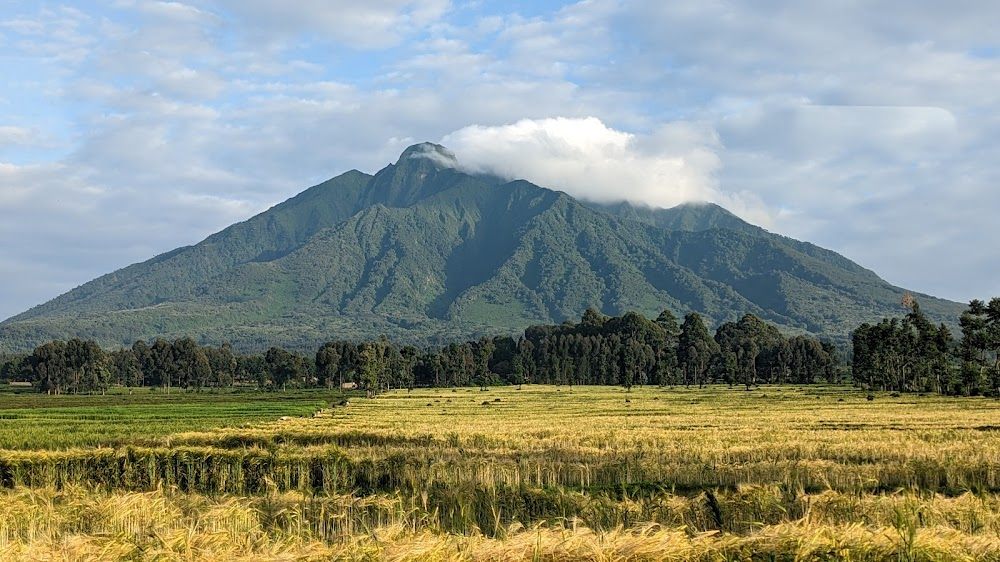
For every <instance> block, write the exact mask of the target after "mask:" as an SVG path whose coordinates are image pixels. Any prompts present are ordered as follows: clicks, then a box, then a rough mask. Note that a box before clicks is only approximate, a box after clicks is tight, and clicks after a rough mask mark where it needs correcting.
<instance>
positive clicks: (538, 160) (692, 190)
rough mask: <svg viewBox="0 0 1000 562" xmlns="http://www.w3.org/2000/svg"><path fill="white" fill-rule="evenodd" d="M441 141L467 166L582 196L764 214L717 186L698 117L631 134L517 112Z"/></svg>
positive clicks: (713, 147)
mask: <svg viewBox="0 0 1000 562" xmlns="http://www.w3.org/2000/svg"><path fill="white" fill-rule="evenodd" d="M441 142H442V144H444V145H445V146H447V147H449V148H450V149H452V150H454V151H455V153H456V154H457V156H458V160H459V162H461V165H462V166H463V167H465V168H467V169H470V170H472V171H478V172H488V173H491V174H495V175H498V176H501V177H505V178H508V179H514V178H521V179H527V180H529V181H531V182H533V183H536V184H538V185H542V186H544V187H548V188H551V189H557V190H560V191H565V192H566V193H569V194H570V195H573V196H574V197H579V198H582V199H588V200H592V201H598V202H614V201H622V200H627V201H631V202H634V203H642V204H647V205H651V206H656V207H673V206H675V205H678V204H681V203H686V202H702V201H711V202H715V203H719V204H722V205H724V206H726V207H728V208H731V209H733V210H734V211H735V212H739V213H741V214H744V215H748V214H749V215H751V216H752V217H753V218H754V219H757V220H763V221H764V222H767V221H768V220H769V219H768V217H767V212H766V210H764V209H762V208H761V207H760V205H759V204H758V203H757V202H756V201H754V199H753V197H752V196H750V195H748V194H731V193H726V192H724V191H722V190H721V189H720V187H719V184H718V181H717V179H716V173H717V171H718V169H719V166H720V163H721V161H720V158H719V151H721V149H722V147H721V145H720V144H719V142H718V138H717V136H716V135H715V132H714V131H713V130H712V129H711V128H710V127H706V126H704V125H701V124H697V123H689V122H676V123H669V124H665V125H663V126H661V127H659V128H657V129H656V130H655V131H653V132H651V133H648V134H644V135H636V134H633V133H628V132H623V131H618V130H615V129H613V128H611V127H608V126H607V125H605V124H604V123H603V122H602V121H601V120H600V119H598V118H596V117H585V118H562V117H559V118H546V119H524V120H521V121H517V122H516V123H512V124H509V125H500V126H478V125H473V126H469V127H464V128H462V129H459V130H457V131H455V132H452V133H450V134H448V135H446V136H445V137H444V138H443V139H442V141H441Z"/></svg>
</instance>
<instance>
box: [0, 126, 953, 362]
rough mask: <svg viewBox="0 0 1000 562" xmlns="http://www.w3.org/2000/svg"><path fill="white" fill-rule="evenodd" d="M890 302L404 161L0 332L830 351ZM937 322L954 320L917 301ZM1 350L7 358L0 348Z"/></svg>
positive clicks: (772, 242)
mask: <svg viewBox="0 0 1000 562" xmlns="http://www.w3.org/2000/svg"><path fill="white" fill-rule="evenodd" d="M903 291H904V290H903V289H900V288H898V287H894V286H892V285H891V284H889V283H887V282H885V281H884V280H882V279H880V278H879V277H878V276H877V275H876V274H875V273H874V272H872V271H870V270H867V269H865V268H863V267H861V266H860V265H858V264H855V263H854V262H852V261H850V260H848V259H847V258H845V257H843V256H841V255H839V254H836V253H835V252H832V251H830V250H826V249H823V248H820V247H818V246H815V245H812V244H809V243H808V242H801V241H798V240H794V239H791V238H787V237H784V236H780V235H777V234H773V233H770V232H768V231H766V230H765V229H762V228H760V227H757V226H754V225H751V224H749V223H746V222H745V221H742V219H739V218H738V217H736V216H735V215H733V214H732V213H729V212H728V211H726V210H725V209H722V208H721V207H718V206H717V205H712V204H699V205H695V204H688V205H682V206H679V207H675V208H672V209H652V208H648V207H647V208H644V207H639V206H635V205H630V204H627V203H618V204H596V203H590V202H581V201H578V200H576V199H574V198H573V197H571V196H569V195H567V194H565V193H562V192H558V191H553V190H549V189H546V188H544V187H540V186H537V185H535V184H532V183H530V182H528V181H525V180H514V181H508V182H502V181H500V180H497V179H496V178H492V177H484V176H476V175H471V174H468V173H465V172H463V171H461V170H460V169H459V167H458V164H457V160H456V159H455V157H454V154H452V153H451V152H450V151H448V150H447V149H446V148H444V147H442V146H440V145H433V144H430V143H423V144H418V145H414V146H412V147H409V148H408V149H407V150H406V151H404V152H403V153H402V154H401V155H400V158H399V159H398V160H397V161H396V162H395V163H393V164H389V165H388V166H386V167H385V168H383V169H382V170H380V171H378V172H376V173H375V174H373V175H369V174H365V173H363V172H359V171H357V170H352V171H349V172H345V173H344V174H340V175H338V176H337V177H334V178H331V179H330V180H327V181H325V182H322V183H320V184H317V185H315V186H313V187H310V188H308V189H306V190H305V191H303V192H302V193H299V194H298V195H296V196H294V197H292V198H289V199H288V200H286V201H284V202H281V203H279V204H277V205H275V206H273V207H271V208H270V209H268V210H266V211H264V212H262V213H259V214H258V215H255V216H254V217H251V218H249V219H247V220H245V221H241V222H238V223H235V224H233V225H231V226H229V227H227V228H225V229H223V230H221V231H219V232H217V233H214V234H212V235H210V236H208V237H207V238H205V239H204V240H203V241H201V242H199V243H197V244H194V245H191V246H185V247H181V248H177V249H175V250H172V251H170V252H166V253H163V254H160V255H159V256H155V257H153V258H151V259H150V260H147V261H145V262H142V263H138V264H133V265H130V266H128V267H126V268H123V269H120V270H118V271H115V272H112V273H109V274H107V275H104V276H101V277H98V278H97V279H95V280H93V281H90V282H88V283H85V284H84V285H81V286H80V287H77V288H75V289H73V290H71V291H69V292H67V293H65V294H63V295H60V296H59V297H56V298H55V299H52V300H51V301H48V302H47V303H43V304H41V305H39V306H36V307H33V308H31V309H29V310H27V311H25V312H23V313H21V314H18V315H16V316H14V317H12V318H10V319H8V320H6V321H4V322H2V323H0V345H5V346H6V347H7V348H9V349H10V350H23V349H25V348H26V347H28V346H31V345H37V344H38V343H41V342H42V341H47V340H48V339H54V338H65V337H71V336H73V335H78V336H81V337H93V338H94V339H97V340H98V341H100V342H102V343H104V344H108V345H130V344H131V342H132V341H134V340H136V339H149V338H153V337H157V336H165V337H174V336H180V335H191V336H194V337H196V339H198V340H199V341H201V342H203V343H214V342H217V343H221V342H222V341H230V342H233V343H234V345H238V346H240V347H246V348H254V347H261V346H266V345H268V344H281V345H285V346H289V347H313V346H315V345H317V344H318V343H322V342H323V341H327V340H330V339H339V338H355V339H361V338H370V337H378V336H379V335H380V334H386V335H389V336H390V337H393V338H395V339H400V340H408V341H413V342H415V343H429V342H440V341H445V340H449V339H454V338H468V337H476V336H478V335H490V334H496V333H516V332H518V331H519V330H522V329H523V328H524V327H526V326H527V325H530V324H535V323H543V322H561V321H563V320H566V319H575V318H579V316H580V314H581V313H582V312H583V311H584V310H585V309H586V308H588V307H595V308H598V309H599V310H600V311H602V312H604V313H606V314H615V315H617V314H622V313H624V312H626V311H628V310H637V311H640V312H642V313H644V314H647V315H651V316H655V314H656V313H658V312H659V311H660V310H663V309H667V308H668V309H671V310H672V311H673V312H674V313H675V314H677V315H678V316H680V315H683V314H684V313H686V312H688V311H692V310H693V311H698V312H700V313H702V314H703V315H705V316H706V317H707V318H708V319H709V320H710V321H711V322H715V323H719V322H723V321H727V320H733V319H736V318H738V317H739V316H741V315H742V314H744V313H746V312H752V313H754V314H757V315H758V316H760V317H762V318H764V319H766V320H769V321H771V322H775V323H777V324H778V325H780V326H783V327H784V329H785V330H786V331H790V332H809V333H812V334H815V335H824V336H829V337H835V338H843V337H846V334H847V332H848V331H849V330H850V329H852V328H853V327H854V326H856V325H857V324H860V322H862V321H871V320H876V319H877V318H880V317H881V316H884V315H888V314H891V313H892V312H894V311H897V312H898V310H899V309H898V302H899V298H900V297H901V296H902V293H903ZM917 298H918V299H920V301H921V305H922V308H924V310H925V311H927V312H928V314H929V315H930V316H931V317H932V318H934V319H935V320H936V321H945V320H948V319H953V318H955V317H957V315H958V314H959V313H960V311H961V305H959V304H958V303H951V302H949V301H944V300H942V299H935V298H933V297H930V296H927V295H921V294H919V293H917ZM4 342H6V343H4Z"/></svg>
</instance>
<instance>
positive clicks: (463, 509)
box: [0, 386, 1000, 560]
mask: <svg viewBox="0 0 1000 562" xmlns="http://www.w3.org/2000/svg"><path fill="white" fill-rule="evenodd" d="M308 396H309V395H307V394H301V395H296V396H295V397H294V399H291V400H290V401H287V402H283V401H282V395H281V393H276V394H273V395H266V396H265V398H266V399H264V400H262V401H257V402H255V401H254V400H248V399H247V398H248V397H246V396H243V397H236V396H233V395H219V396H216V397H212V396H208V397H202V396H197V395H192V398H191V401H190V402H187V403H185V402H184V400H183V399H176V400H178V401H177V402H174V403H157V402H156V401H155V400H153V399H150V400H152V402H151V403H149V404H131V405H122V406H114V402H113V400H114V399H115V397H97V396H94V397H77V398H75V399H73V400H67V401H65V402H60V401H58V400H50V399H52V398H62V397H33V398H32V397H26V398H23V399H24V400H26V401H27V402H25V403H24V404H21V405H20V406H17V407H13V406H12V405H10V404H4V402H3V400H2V399H0V418H3V419H2V422H3V426H2V427H3V430H2V432H0V439H4V441H3V443H4V445H3V446H4V447H5V448H6V449H8V450H6V451H0V481H2V483H3V485H4V486H5V487H6V488H7V489H6V491H3V492H0V493H2V494H3V495H4V497H2V498H0V506H2V507H0V559H5V560H6V559H11V560H35V559H44V558H46V557H53V558H56V559H73V560H85V559H93V560H101V559H132V560H146V559H149V560H154V559H155V560H259V559H263V560H299V559H301V560H310V559H315V560H326V559H396V560H409V559H422V560H517V559H523V560H564V559H571V560H664V559H673V560H689V559H690V560H811V559H824V560H840V559H849V560H1000V401H996V400H991V399H984V398H943V397H939V396H918V395H904V396H902V397H899V396H892V395H889V394H873V395H872V396H871V398H872V399H871V400H869V399H868V398H869V396H868V393H862V392H860V391H857V390H855V389H851V388H844V387H823V386H817V387H801V388H798V387H774V388H763V389H759V390H755V391H753V392H746V391H742V390H736V389H728V388H724V387H713V388H708V389H701V390H698V389H659V388H644V389H638V388H636V389H633V390H632V391H631V392H628V393H626V392H625V391H624V390H622V389H618V388H591V387H588V388H584V387H574V388H568V387H565V386H564V387H561V388H556V387H539V386H525V387H524V388H523V389H522V390H517V389H515V388H513V387H505V388H491V389H490V390H489V391H486V392H482V391H479V390H478V389H454V390H452V389H433V390H417V391H413V392H412V393H410V392H407V391H405V390H403V391H393V392H390V393H387V394H384V395H381V396H379V397H378V398H375V399H365V398H352V399H351V400H350V403H349V404H347V405H338V406H336V407H333V408H330V409H326V410H324V411H323V412H322V413H320V414H319V415H318V416H316V417H312V416H310V415H308V414H311V413H312V410H311V409H310V408H312V406H311V404H314V402H315V401H316V400H318V399H319V397H318V396H317V395H312V400H313V401H314V402H309V398H308ZM161 398H165V397H161ZM268 398H269V399H268ZM18 399H22V397H18ZM88 399H94V400H95V402H91V403H87V400H88ZM144 399H145V397H144ZM47 400H48V401H47ZM100 400H110V401H108V402H99V401H100ZM172 400H174V399H173V398H172ZM325 400H326V401H327V402H331V401H332V402H336V400H332V399H330V397H327V398H325ZM35 401H37V402H35ZM76 401H80V402H83V403H82V404H77V403H76ZM29 403H31V404H33V406H32V405H29ZM161 406H162V408H160V407H161ZM239 407H243V408H245V409H246V412H248V413H247V414H246V415H251V414H249V412H258V413H259V414H260V415H259V416H257V417H255V418H252V419H247V420H245V421H237V420H239V419H241V418H240V415H243V414H239V413H233V412H238V410H237V408H239ZM299 407H301V408H303V410H295V409H294V408H299ZM114 408H122V410H121V411H118V410H114ZM133 408H135V409H134V410H133ZM268 408H270V409H268ZM282 408H287V409H284V410H282ZM77 409H78V410H79V411H77ZM50 410H52V411H50ZM56 410H58V411H57V412H54V411H56ZM199 411H200V412H203V413H204V414H205V415H200V414H197V413H196V412H199ZM19 412H20V413H23V414H24V417H22V418H18V417H17V415H16V414H17V413H19ZM28 412H30V413H31V415H28ZM74 412H75V413H77V414H80V415H83V416H87V415H97V414H98V413H103V414H106V415H107V417H104V418H99V419H98V418H95V419H92V420H85V421H87V422H88V423H89V422H93V423H94V426H95V427H100V426H101V425H102V424H110V425H115V424H123V423H124V425H126V426H127V425H128V424H129V423H132V424H134V426H135V429H134V431H135V432H136V433H135V435H136V438H135V440H133V441H128V440H121V439H118V438H116V439H113V440H108V441H101V440H97V441H87V440H82V441H77V442H76V443H75V446H74V447H71V448H68V449H67V448H66V443H67V441H60V438H58V437H55V436H53V437H52V439H51V441H50V442H47V441H46V440H45V439H44V437H43V436H42V435H41V433H37V431H40V430H37V431H36V434H35V436H34V437H33V438H32V439H29V440H22V441H18V440H17V439H12V438H11V437H8V436H7V435H8V434H10V435H15V434H16V433H17V428H18V427H21V425H19V424H23V426H24V427H36V426H34V425H33V424H36V423H37V420H39V419H41V420H52V419H60V420H62V421H63V422H64V423H66V424H71V423H76V422H74V421H73V415H74ZM87 412H90V413H89V414H88V413H87ZM115 412H117V413H115ZM140 412H141V414H140ZM210 412H215V413H214V414H209V413H210ZM296 412H297V413H296ZM7 414H12V417H10V418H6V417H5V416H6V415H7ZM175 414H176V415H175ZM213 415H214V416H215V417H214V418H213V417H212V416H213ZM172 416H173V417H172ZM279 416H289V418H288V419H284V420H277V419H276V418H277V417H279ZM262 418H270V419H271V420H273V421H269V422H263V421H261V420H262ZM213 419H214V420H218V422H219V423H218V424H217V425H227V426H228V427H218V428H212V429H206V428H207V427H209V426H210V425H212V424H213V423H215V422H213V421H212V420H213ZM128 420H132V421H131V422H129V421H128ZM46 423H48V422H46ZM42 425H43V426H44V427H47V428H49V429H50V430H52V429H53V428H54V426H46V425H44V424H42ZM156 425H161V426H162V427H156V428H153V427H151V426H156ZM163 428H169V435H166V434H165V433H164V432H163V431H162V430H163ZM97 433H99V431H92V432H90V433H88V434H97ZM118 435H121V434H118ZM94 444H101V445H104V446H99V447H96V446H93V445H94ZM85 445H86V446H85ZM109 445H110V446H109ZM12 447H13V448H17V449H19V450H9V449H11V448H12Z"/></svg>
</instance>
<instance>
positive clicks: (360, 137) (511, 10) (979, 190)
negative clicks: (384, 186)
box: [0, 0, 1000, 319]
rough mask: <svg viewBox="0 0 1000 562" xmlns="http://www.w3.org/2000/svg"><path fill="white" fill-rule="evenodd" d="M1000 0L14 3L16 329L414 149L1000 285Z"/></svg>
mask: <svg viewBox="0 0 1000 562" xmlns="http://www.w3.org/2000/svg"><path fill="white" fill-rule="evenodd" d="M997 21H1000V3H997V2H982V1H980V0H953V1H951V2H940V1H936V0H935V1H931V0H866V1H860V0H813V1H810V2H801V1H797V0H773V1H767V2H751V1H724V0H691V1H688V0H676V1H669V2H667V1H661V0H648V1H646V0H634V1H618V0H586V1H582V2H554V1H528V0H521V1H508V2H486V1H482V0H480V1H475V0H473V1H469V2H464V1H461V0H367V1H366V2H348V1H344V0H298V1H297V2H288V1H283V2H279V1H277V0H179V1H174V2H163V1H152V0H103V1H95V2H90V1H85V0H82V1H74V2H58V1H23V0H22V1H16V2H15V1H6V2H0V75H2V76H3V80H2V81H0V319H2V318H6V317H9V316H12V315H14V314H17V313H19V312H22V311H24V310H26V309H28V308H30V307H31V306H34V305H37V304H40V303H42V302H44V301H47V300H48V299H51V298H53V297H55V296H57V295H59V294H61V293H63V292H65V291H67V290H70V289H72V288H74V287H76V286H78V285H81V284H83V283H85V282H87V281H89V280H91V279H93V278H95V277H98V276H100V275H102V274H105V273H109V272H111V271H113V270H116V269H118V268H121V267H125V266H127V265H129V264H132V263H136V262H140V261H144V260H146V259H149V258H151V257H153V256H155V255H157V254H159V253H162V252H165V251H169V250H171V249H173V248H176V247H179V246H183V245H190V244H195V243H197V242H198V241H200V240H202V239H204V238H205V237H206V236H207V235H209V234H211V233H213V232H216V231H218V230H221V229H222V228H224V227H226V226H228V225H230V224H232V223H234V222H237V221H240V220H245V219H246V218H249V217H250V216H252V215H254V214H256V213H258V212H261V211H263V210H265V209H267V208H268V207H270V206H272V205H274V204H276V203H278V202H280V201H282V200H284V199H287V198H288V197H291V196H293V195H294V194H296V193H298V192H300V191H302V190H304V189H305V188H307V187H309V186H311V185H314V184H317V183H319V182H321V181H323V180H326V179H328V178H330V177H333V176H335V175H338V174H340V173H343V172H345V171H347V170H350V169H359V170H361V171H364V172H368V173H374V172H376V171H377V170H379V169H381V168H382V167H384V166H385V165H387V164H389V163H391V162H394V161H395V160H396V159H397V158H398V157H399V154H400V153H401V152H402V151H403V150H404V149H405V148H406V147H407V146H409V145H411V144H415V143H418V142H424V141H430V142H436V143H441V144H444V145H445V146H447V147H448V148H449V149H451V150H452V151H453V152H454V153H455V154H456V155H457V157H458V159H459V161H460V162H461V164H462V165H463V166H466V167H468V168H472V169H479V170H490V171H493V172H495V173H500V174H503V175H505V176H509V177H519V178H524V179H528V180H530V181H533V182H534V183H537V184H539V185H543V186H545V187H551V188H553V189H559V190H563V191H566V192H568V193H570V194H572V195H575V196H578V197H586V198H590V199H596V200H604V201H612V200H620V199H623V198H624V199H628V200H630V201H634V202H644V203H647V204H650V205H654V206H661V207H669V206H672V205H675V204H678V203H682V202H686V201H712V202H715V203H718V204H720V205H722V206H724V207H726V208H727V209H730V210H731V211H733V212H735V213H736V214H738V215H740V216H741V217H743V218H745V219H747V220H749V221H750V222H753V223H755V224H759V225H761V226H763V227H765V228H767V229H769V230H771V231H772V232H777V233H780V234H783V235H787V236H791V237H794V238H798V239H801V240H806V241H809V242H813V243H815V244H818V245H820V246H823V247H826V248H830V249H832V250H835V251H837V252H840V253H842V254H844V255H845V256H847V257H849V258H850V259H852V260H854V261H856V262H858V263H860V264H861V265H863V266H865V267H867V268H869V269H872V270H874V271H875V272H877V273H878V274H880V275H881V276H882V277H883V278H885V279H886V280H888V281H890V282H892V283H893V284H896V285H899V286H903V287H906V288H908V289H911V290H915V291H918V292H922V293H930V294H933V295H935V296H940V297H944V298H950V299H954V300H958V301H963V302H965V301H969V300H971V299H973V298H983V299H988V298H990V297H992V296H998V295H1000V244H997V243H996V242H997V241H998V240H1000V220H998V219H997V217H996V216H995V215H996V214H997V213H998V211H1000V172H998V169H1000V168H998V163H1000V96H998V95H997V92H1000V35H998V34H997V33H996V30H995V23H996V22H997Z"/></svg>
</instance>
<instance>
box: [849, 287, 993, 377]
mask: <svg viewBox="0 0 1000 562" xmlns="http://www.w3.org/2000/svg"><path fill="white" fill-rule="evenodd" d="M902 306H903V308H904V309H906V310H907V314H906V315H905V316H903V317H902V318H883V319H882V320H881V321H880V322H879V323H877V324H868V323H865V324H862V325H861V326H859V327H858V328H857V329H856V330H855V331H854V332H853V334H852V336H851V343H852V346H853V359H852V362H851V371H852V375H853V378H854V381H855V383H856V384H858V385H861V386H863V387H865V388H871V389H880V390H893V391H896V392H937V393H941V394H947V395H964V396H976V395H988V396H995V397H1000V298H993V299H992V300H990V302H989V304H987V303H985V302H983V301H981V300H973V301H971V302H970V303H969V305H968V308H967V309H966V310H965V311H964V312H963V313H962V315H961V317H960V318H959V322H958V324H959V328H960V330H961V337H960V338H959V340H958V341H955V338H954V336H953V335H952V333H951V330H949V329H948V327H947V326H946V325H945V324H939V325H935V324H934V323H933V322H931V321H930V320H928V318H927V316H926V315H924V313H923V311H921V310H920V304H919V303H918V302H917V301H916V300H914V299H913V297H912V296H910V295H909V294H907V295H904V296H903V300H902Z"/></svg>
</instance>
